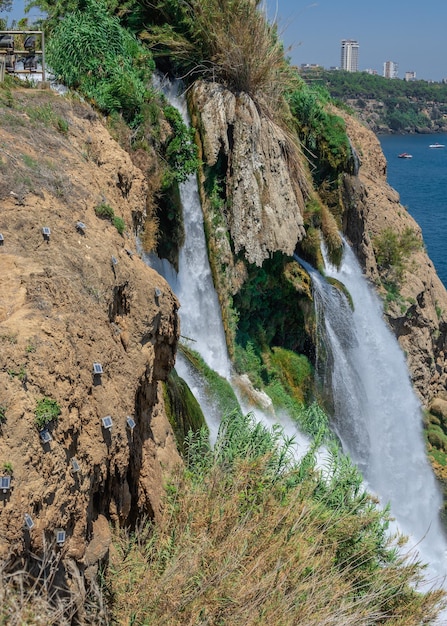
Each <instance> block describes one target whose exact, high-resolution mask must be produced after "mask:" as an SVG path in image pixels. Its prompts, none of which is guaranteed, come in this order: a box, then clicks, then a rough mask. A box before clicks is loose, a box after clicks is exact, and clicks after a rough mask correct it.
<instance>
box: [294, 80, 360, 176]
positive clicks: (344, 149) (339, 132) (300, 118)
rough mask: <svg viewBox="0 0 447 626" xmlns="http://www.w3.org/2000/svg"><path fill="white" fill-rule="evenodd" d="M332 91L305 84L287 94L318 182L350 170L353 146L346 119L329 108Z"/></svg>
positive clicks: (299, 133) (313, 173) (298, 130)
mask: <svg viewBox="0 0 447 626" xmlns="http://www.w3.org/2000/svg"><path fill="white" fill-rule="evenodd" d="M329 99H330V98H329V94H328V93H327V92H326V91H325V90H324V89H322V88H321V87H308V86H306V85H305V84H303V85H301V86H300V88H299V89H296V90H295V91H293V92H291V93H290V94H289V95H288V102H289V106H290V109H291V112H292V114H293V117H294V119H295V124H296V129H297V132H298V135H299V137H300V139H301V141H302V143H303V145H304V147H305V154H306V157H307V158H308V160H309V162H310V163H311V166H312V175H313V177H314V180H315V181H316V182H317V183H320V182H321V181H322V180H323V179H324V178H326V177H328V176H330V177H331V178H332V179H334V180H336V178H337V176H338V174H339V173H340V172H343V171H350V170H351V157H352V155H351V147H350V144H349V140H348V137H347V135H346V127H345V123H344V120H343V119H342V118H341V117H338V116H337V115H334V114H333V113H331V112H330V111H329V110H328V106H327V105H328V101H329Z"/></svg>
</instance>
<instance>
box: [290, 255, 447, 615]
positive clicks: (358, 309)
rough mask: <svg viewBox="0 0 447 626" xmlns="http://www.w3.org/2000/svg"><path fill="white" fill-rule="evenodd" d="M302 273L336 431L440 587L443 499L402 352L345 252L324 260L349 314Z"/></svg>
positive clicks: (444, 567) (445, 571) (446, 558)
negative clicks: (309, 287) (311, 299)
mask: <svg viewBox="0 0 447 626" xmlns="http://www.w3.org/2000/svg"><path fill="white" fill-rule="evenodd" d="M300 262H301V261H300ZM306 269H308V270H309V269H310V273H311V276H312V281H313V285H314V293H315V300H316V308H317V315H318V316H319V319H318V325H319V328H321V329H322V335H323V337H322V339H323V343H324V345H325V349H324V351H323V352H324V356H323V358H324V359H325V360H326V363H324V364H323V365H324V367H323V368H322V371H326V372H328V371H330V374H329V376H330V380H328V379H326V381H323V382H326V383H328V384H330V385H331V386H332V391H333V397H334V426H335V430H336V432H337V434H338V436H339V437H340V440H341V442H342V445H343V448H344V451H345V452H347V453H349V454H350V456H351V458H352V459H353V461H354V462H355V463H356V464H358V466H359V467H360V468H361V470H362V473H363V476H364V478H365V480H366V482H367V485H368V488H369V490H370V491H371V492H373V493H376V494H377V495H378V497H379V498H380V501H381V502H382V503H383V504H386V503H390V506H391V513H392V515H393V516H394V517H395V519H396V522H397V527H398V529H399V530H400V531H401V532H402V533H403V534H405V535H407V536H409V539H410V541H409V544H408V547H410V548H411V547H412V546H416V545H417V551H418V552H419V556H420V558H421V560H422V561H423V562H425V563H427V564H428V566H429V574H430V577H436V579H437V582H438V585H441V584H442V583H443V582H444V581H443V579H444V577H445V576H446V575H447V542H446V538H445V534H444V530H443V528H442V525H441V521H440V509H441V505H442V496H441V492H440V490H439V488H438V485H437V483H436V480H435V477H434V475H433V471H432V468H431V467H430V464H429V462H428V460H427V456H426V451H425V444H424V439H423V433H422V410H421V405H420V403H419V400H418V399H417V397H416V395H415V393H414V390H413V388H412V386H411V382H410V378H409V374H408V369H407V365H406V362H405V358H404V355H403V353H402V350H401V349H400V346H399V344H398V342H397V340H396V338H395V337H394V335H393V334H392V332H391V330H390V329H389V328H388V326H387V325H386V324H385V322H384V320H383V317H382V305H381V302H380V300H379V298H378V297H377V295H376V294H375V293H374V291H373V290H372V288H371V287H370V286H369V285H368V283H367V281H366V279H365V277H364V276H363V274H362V271H361V268H360V265H359V263H358V261H357V259H356V257H355V255H354V253H353V252H352V250H351V249H350V247H349V246H347V245H346V244H345V252H344V256H343V261H342V264H341V267H340V269H339V270H337V269H336V268H335V267H334V266H332V265H330V264H329V263H328V262H327V260H326V271H327V275H328V276H330V277H333V278H336V279H337V280H339V281H340V282H342V283H343V284H344V285H345V286H346V287H347V289H348V291H349V293H350V294H351V297H352V300H353V304H354V311H352V310H351V308H350V306H349V305H348V303H347V301H346V298H345V296H344V295H343V294H342V293H341V292H340V290H339V289H337V288H335V287H332V286H331V285H329V284H328V283H327V281H325V280H324V278H323V277H321V275H320V274H318V272H316V271H315V270H312V268H308V267H306ZM320 358H321V357H320ZM328 364H329V367H327V365H328ZM444 617H445V616H444Z"/></svg>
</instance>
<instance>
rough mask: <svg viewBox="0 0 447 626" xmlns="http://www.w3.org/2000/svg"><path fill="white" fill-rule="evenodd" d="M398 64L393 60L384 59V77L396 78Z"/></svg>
mask: <svg viewBox="0 0 447 626" xmlns="http://www.w3.org/2000/svg"><path fill="white" fill-rule="evenodd" d="M397 70H398V65H397V63H395V62H394V61H385V63H384V64H383V75H384V76H385V78H397Z"/></svg>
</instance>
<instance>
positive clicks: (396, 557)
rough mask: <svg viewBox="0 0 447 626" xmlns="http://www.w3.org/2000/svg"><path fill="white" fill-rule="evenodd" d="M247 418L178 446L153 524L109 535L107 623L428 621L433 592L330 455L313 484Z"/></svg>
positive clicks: (437, 598)
mask: <svg viewBox="0 0 447 626" xmlns="http://www.w3.org/2000/svg"><path fill="white" fill-rule="evenodd" d="M291 446H292V442H291V441H290V440H287V439H285V438H284V436H283V434H282V432H281V431H280V430H279V429H274V430H268V429H266V428H265V427H263V426H261V425H259V424H257V423H256V422H255V421H254V420H253V418H251V417H250V416H242V415H240V414H239V415H237V414H236V415H228V416H227V417H226V418H224V419H223V420H222V424H221V429H220V432H219V435H218V440H217V443H216V445H215V447H214V449H211V448H210V446H209V444H208V438H207V434H206V433H205V434H204V435H202V434H201V433H200V432H199V433H196V435H195V436H191V437H190V439H189V441H188V454H187V456H186V464H187V465H186V468H185V469H184V470H179V472H178V473H177V474H176V475H175V476H173V477H172V480H171V482H170V484H169V486H168V489H167V493H168V495H167V499H166V503H165V507H164V509H163V514H162V519H161V520H160V522H159V523H157V524H153V523H150V522H142V523H141V525H140V526H139V527H138V528H137V529H136V531H135V532H132V533H129V532H125V531H115V544H114V550H113V558H112V561H111V564H110V568H109V572H108V576H107V581H106V582H107V584H108V586H109V591H110V593H111V596H110V597H111V599H112V602H111V607H110V608H111V611H112V613H113V619H114V620H115V623H120V624H126V623H129V624H130V623H131V624H140V625H142V624H145V625H155V624H157V625H163V626H174V625H179V626H180V625H182V626H183V625H185V624H213V625H214V624H216V625H217V624H244V626H254V625H255V624H256V625H257V626H260V625H267V624H268V625H270V624H284V625H292V624H293V625H299V624H305V625H306V626H335V625H337V626H338V625H341V624H343V626H350V625H352V626H354V625H355V626H367V625H369V626H370V625H373V624H381V623H387V624H394V625H395V626H397V625H398V624H400V625H402V626H403V625H408V626H409V625H410V624H412V625H416V624H419V623H430V621H431V620H433V619H434V618H435V615H436V614H437V612H438V610H439V609H440V607H441V606H442V602H443V601H442V598H443V592H441V591H437V590H435V589H432V590H430V591H428V592H426V593H422V592H420V591H419V590H418V582H419V581H420V578H421V572H422V569H421V566H420V564H419V563H418V562H417V561H415V560H414V559H413V558H412V557H411V555H408V556H401V555H400V554H398V552H397V550H396V543H395V541H393V540H391V539H389V538H388V536H387V523H388V513H387V511H381V510H380V509H379V508H377V506H376V504H375V502H374V501H373V500H372V499H371V498H370V496H368V494H366V493H365V492H364V491H363V488H362V486H361V479H360V477H359V475H358V473H357V472H356V470H355V469H354V468H353V467H352V466H351V464H350V463H349V461H348V460H347V459H346V458H345V457H342V456H341V455H340V454H336V453H333V454H332V455H330V456H329V457H328V461H327V467H326V468H325V471H324V477H322V474H321V473H320V472H319V471H318V470H317V468H316V466H315V460H314V457H313V454H312V451H310V452H309V453H308V454H306V455H305V456H304V458H303V459H302V460H301V461H296V460H294V456H293V454H292V447H291Z"/></svg>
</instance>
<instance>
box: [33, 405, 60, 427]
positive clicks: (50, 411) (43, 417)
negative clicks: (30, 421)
mask: <svg viewBox="0 0 447 626" xmlns="http://www.w3.org/2000/svg"><path fill="white" fill-rule="evenodd" d="M60 414H61V408H60V406H59V404H58V403H57V402H56V400H52V399H51V398H42V399H41V400H39V401H38V402H37V404H36V408H35V409H34V415H35V419H34V423H35V424H36V426H37V428H38V429H39V430H41V429H42V428H45V426H47V424H49V423H50V422H53V421H54V420H57V418H58V417H59V415H60Z"/></svg>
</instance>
